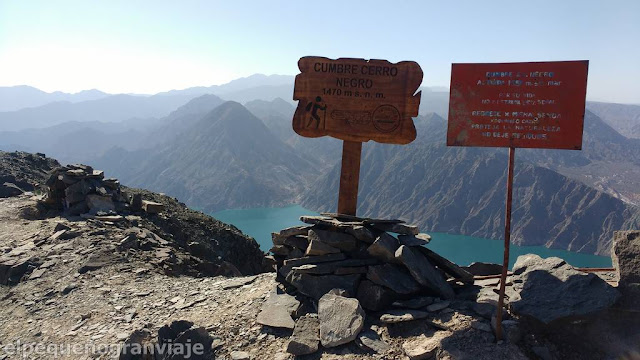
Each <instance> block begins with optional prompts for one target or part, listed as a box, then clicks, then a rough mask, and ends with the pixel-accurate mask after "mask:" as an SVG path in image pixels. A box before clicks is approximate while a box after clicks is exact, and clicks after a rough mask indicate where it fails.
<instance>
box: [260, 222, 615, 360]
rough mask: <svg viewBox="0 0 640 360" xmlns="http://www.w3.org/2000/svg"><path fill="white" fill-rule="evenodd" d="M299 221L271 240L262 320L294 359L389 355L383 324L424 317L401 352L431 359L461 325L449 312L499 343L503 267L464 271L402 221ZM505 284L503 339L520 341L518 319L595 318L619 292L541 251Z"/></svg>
mask: <svg viewBox="0 0 640 360" xmlns="http://www.w3.org/2000/svg"><path fill="white" fill-rule="evenodd" d="M300 220H302V222H304V223H306V225H301V226H294V227H290V228H287V229H283V230H282V231H280V232H278V233H274V234H272V240H273V248H272V249H271V252H272V253H273V256H272V261H273V262H274V263H275V265H276V269H277V277H276V279H277V280H278V281H279V284H280V285H279V287H277V288H276V290H275V291H274V292H273V293H272V294H271V295H270V296H269V297H268V299H267V300H266V301H265V302H264V304H263V307H262V309H261V311H260V313H259V314H258V318H257V322H258V323H259V324H262V325H265V326H269V327H274V328H281V329H282V328H284V329H291V330H293V331H292V334H291V337H290V339H289V343H288V346H287V351H288V352H289V353H291V354H294V355H306V354H311V353H314V352H316V351H318V350H319V349H320V347H321V346H322V347H324V348H332V347H336V346H340V345H344V344H348V343H350V342H355V344H356V345H357V346H358V347H360V348H362V349H364V350H366V351H370V352H375V353H379V354H385V353H386V351H387V350H388V349H389V344H388V343H386V342H385V341H384V339H383V338H381V336H380V334H381V333H382V332H381V331H379V329H380V325H382V326H388V325H389V324H397V323H401V322H407V321H420V322H421V323H423V324H427V325H428V327H430V328H432V329H435V332H434V333H432V334H431V335H430V336H428V337H425V336H424V335H423V336H422V337H418V338H417V339H414V340H410V341H407V342H405V343H404V344H403V345H402V349H403V351H404V353H405V355H406V356H407V357H408V358H410V359H426V358H431V357H433V356H434V354H435V353H436V351H438V349H439V348H440V345H441V341H444V340H443V339H445V338H448V337H450V336H451V335H452V333H453V332H454V330H452V329H453V328H455V327H460V324H457V325H456V324H455V322H454V324H453V327H451V326H452V325H451V324H450V323H445V322H443V321H442V316H443V315H444V314H452V313H455V314H458V313H460V312H462V313H463V314H464V315H463V317H464V316H466V319H467V320H465V321H470V325H469V326H470V328H472V329H474V330H475V331H476V332H477V333H476V335H477V336H481V337H486V338H487V339H488V341H493V340H494V336H493V333H494V332H495V328H496V316H495V312H496V309H497V303H498V288H499V283H500V279H499V276H500V275H499V274H500V273H501V270H502V267H501V266H499V265H496V264H484V263H474V264H472V265H470V266H469V267H464V268H463V267H459V266H457V265H456V264H454V263H452V262H451V261H449V260H447V259H446V258H444V257H442V256H440V255H438V254H437V253H435V252H433V251H431V250H430V249H428V248H426V247H425V246H424V245H426V244H427V243H428V242H429V240H430V236H429V235H428V234H423V233H420V232H419V229H418V227H416V226H413V225H408V224H406V223H404V222H403V221H400V220H382V219H370V218H358V217H354V216H345V215H338V214H329V213H326V214H323V216H303V217H301V218H300ZM549 284H553V285H552V286H551V287H552V288H555V289H552V288H550V287H549ZM506 286H507V289H506V293H507V298H506V299H505V305H506V308H507V309H505V312H503V321H502V333H503V335H504V338H503V339H504V341H506V342H507V343H516V342H519V341H520V339H521V338H522V333H523V331H522V329H521V327H520V322H519V321H518V320H516V319H513V318H512V315H514V316H516V317H517V318H520V317H526V318H527V319H531V320H532V321H535V322H536V323H540V324H548V323H549V322H551V321H554V320H559V319H572V318H574V317H575V316H583V315H587V314H592V313H596V312H597V311H599V310H602V309H605V308H608V307H610V306H611V305H612V304H613V303H614V302H615V301H616V299H617V298H618V296H619V295H618V292H617V290H615V289H614V288H612V287H611V285H610V284H608V283H606V282H605V280H603V279H601V278H599V277H597V276H595V275H594V274H586V273H584V272H581V271H578V270H576V269H574V268H573V267H571V266H569V265H568V264H566V263H565V262H564V261H563V260H562V259H559V258H548V259H542V258H540V257H539V256H536V255H524V256H521V257H519V258H518V260H517V262H516V265H515V266H514V269H513V272H512V273H509V276H508V277H507V283H506ZM568 289H573V290H568ZM578 289H579V290H578ZM583 299H589V301H586V302H585V301H583ZM444 316H445V317H446V315H444ZM449 318H450V319H452V318H457V316H453V315H451V316H449ZM294 319H295V320H294ZM469 319H470V320H469ZM462 327H464V326H462ZM373 329H378V330H375V331H374V330H373ZM449 341H450V340H449Z"/></svg>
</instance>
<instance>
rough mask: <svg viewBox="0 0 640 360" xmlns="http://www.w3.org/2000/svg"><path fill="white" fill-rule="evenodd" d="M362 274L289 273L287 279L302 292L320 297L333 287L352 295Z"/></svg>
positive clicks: (315, 297)
mask: <svg viewBox="0 0 640 360" xmlns="http://www.w3.org/2000/svg"><path fill="white" fill-rule="evenodd" d="M361 276H362V275H360V274H353V275H309V274H298V273H295V272H293V271H292V272H291V273H289V276H287V281H288V282H289V283H290V284H291V285H293V286H295V287H296V289H298V291H300V292H301V293H303V294H305V295H307V296H309V297H312V298H314V299H316V300H318V299H320V298H321V297H322V296H323V295H324V294H326V293H328V292H329V291H331V290H333V289H343V290H345V291H346V292H347V294H348V295H350V296H355V295H356V292H357V289H358V284H359V282H360V278H361Z"/></svg>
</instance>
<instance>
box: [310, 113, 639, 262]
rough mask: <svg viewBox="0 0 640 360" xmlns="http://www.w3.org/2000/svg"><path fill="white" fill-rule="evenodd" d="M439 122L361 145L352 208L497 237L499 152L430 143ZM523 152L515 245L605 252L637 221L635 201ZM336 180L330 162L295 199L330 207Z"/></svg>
mask: <svg viewBox="0 0 640 360" xmlns="http://www.w3.org/2000/svg"><path fill="white" fill-rule="evenodd" d="M443 124H445V121H444V119H442V118H440V117H439V116H437V115H431V116H430V119H426V118H423V117H422V118H420V119H419V121H417V126H418V133H419V134H423V135H421V136H422V138H421V139H418V140H416V141H415V142H414V143H412V144H409V145H406V146H397V145H384V144H377V143H366V144H365V145H364V148H363V155H362V165H361V175H360V176H361V177H360V179H361V180H360V195H359V196H360V197H359V206H358V211H359V214H361V215H364V216H375V217H401V218H403V219H406V220H408V221H410V222H414V223H418V224H420V226H421V227H422V228H423V229H425V230H427V231H440V232H449V233H458V234H466V235H472V236H479V237H486V238H494V239H499V238H502V234H503V231H504V225H503V224H504V222H503V221H504V220H503V216H504V215H503V214H504V210H503V207H504V198H505V186H506V164H507V158H506V152H505V151H504V149H497V150H496V149H483V148H453V147H446V146H445V144H444V141H440V142H433V141H432V140H435V139H436V138H438V137H440V136H443V135H444V134H445V132H444V131H443V129H444V128H443V126H442V125H443ZM520 153H521V152H517V155H518V154H520ZM523 157H524V156H517V157H516V160H517V163H516V175H515V180H514V184H515V185H514V210H513V225H512V226H513V230H512V234H513V235H512V236H513V237H512V239H513V242H514V243H516V244H518V245H544V246H548V247H553V248H561V249H569V250H572V251H580V252H588V253H598V254H608V251H609V248H610V241H611V238H612V232H613V231H614V230H619V229H625V228H634V227H638V226H640V213H639V210H638V208H637V207H634V206H630V205H628V204H626V203H624V202H623V201H620V200H618V199H616V198H614V197H612V196H609V195H607V194H606V193H604V192H601V191H598V190H595V189H593V188H591V187H588V186H586V185H584V184H582V183H580V182H578V181H574V180H571V179H569V178H567V177H565V176H562V175H561V174H558V173H556V172H554V171H552V170H549V169H545V168H542V167H538V166H534V165H532V164H529V163H526V162H523V161H522V158H523ZM338 182H339V165H338V164H336V166H335V167H334V168H333V169H332V170H331V171H330V172H328V173H326V174H324V175H322V176H320V177H319V178H318V179H317V182H316V183H314V185H313V186H311V187H310V189H309V190H308V191H307V193H305V194H304V195H303V196H302V197H301V198H302V205H303V206H305V207H308V208H310V209H312V210H325V211H327V210H328V211H335V210H336V204H337V194H338Z"/></svg>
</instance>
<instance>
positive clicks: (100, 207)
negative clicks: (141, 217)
mask: <svg viewBox="0 0 640 360" xmlns="http://www.w3.org/2000/svg"><path fill="white" fill-rule="evenodd" d="M86 199H87V206H88V207H89V213H90V214H91V215H96V214H97V213H98V212H105V213H108V212H110V211H115V210H116V206H115V205H114V204H113V200H111V198H110V197H106V196H100V195H96V194H91V195H87V198H86Z"/></svg>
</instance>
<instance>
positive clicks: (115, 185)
mask: <svg viewBox="0 0 640 360" xmlns="http://www.w3.org/2000/svg"><path fill="white" fill-rule="evenodd" d="M45 185H46V191H47V194H46V197H45V199H44V200H43V202H44V203H45V204H47V205H49V206H54V207H57V208H59V209H62V210H64V211H65V212H66V213H67V214H68V215H73V216H77V215H82V216H83V217H85V218H96V217H98V218H100V217H103V218H104V220H117V219H118V213H123V212H129V211H139V210H145V211H147V212H149V213H159V212H161V211H162V210H163V206H162V204H159V203H155V202H151V201H145V200H142V198H141V197H140V195H137V196H133V197H131V199H129V197H128V196H127V194H126V193H125V192H124V191H122V190H121V188H120V182H119V181H118V180H117V179H114V178H107V179H105V177H104V171H102V170H94V169H93V168H92V167H91V166H88V165H81V164H77V165H67V166H62V167H58V168H55V169H54V170H53V171H52V172H51V175H50V176H49V178H48V179H47V181H46V183H45Z"/></svg>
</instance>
